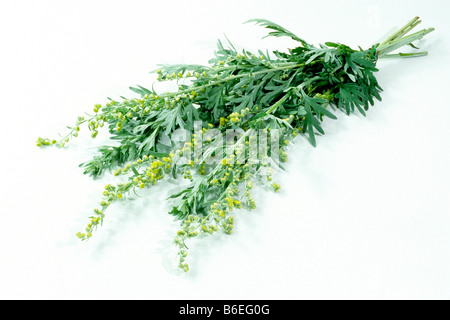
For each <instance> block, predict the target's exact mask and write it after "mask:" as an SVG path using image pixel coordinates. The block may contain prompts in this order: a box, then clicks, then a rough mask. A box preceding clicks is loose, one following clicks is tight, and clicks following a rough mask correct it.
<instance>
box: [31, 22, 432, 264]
mask: <svg viewBox="0 0 450 320" xmlns="http://www.w3.org/2000/svg"><path fill="white" fill-rule="evenodd" d="M248 22H254V23H256V24H258V25H260V26H263V27H265V28H267V29H269V33H268V35H267V36H274V37H289V38H291V39H293V40H294V41H295V43H296V44H297V46H296V47H294V48H293V49H289V50H287V51H286V52H282V51H274V52H273V53H272V54H273V56H271V55H269V53H268V52H266V53H264V52H263V51H261V50H259V51H258V52H250V51H247V50H242V51H240V52H239V51H238V50H236V49H235V47H234V46H233V45H232V44H231V43H229V46H228V47H225V46H224V45H223V43H222V42H221V41H220V40H219V41H218V45H217V50H216V51H215V55H214V57H213V58H212V59H211V60H210V61H209V65H207V66H203V65H192V64H177V65H160V67H159V68H158V69H157V70H155V71H154V72H155V73H156V75H157V81H176V82H177V84H178V86H179V90H178V91H174V92H166V93H158V92H156V91H155V90H154V89H147V88H144V87H142V86H136V87H131V88H130V89H131V90H132V91H133V92H135V93H137V94H138V95H140V97H139V98H131V99H127V98H124V97H122V99H121V100H120V101H116V100H113V99H109V102H108V103H106V104H105V105H95V106H94V108H93V111H94V114H93V115H86V116H83V117H79V118H78V119H77V121H76V123H75V126H73V127H68V129H69V132H68V134H67V135H66V136H64V137H63V138H62V139H60V140H59V141H57V140H50V139H43V138H38V141H37V146H48V145H55V146H57V147H64V146H65V145H66V143H68V142H69V140H70V139H72V138H74V137H76V136H77V135H78V132H79V130H80V126H82V125H87V127H88V129H89V130H90V132H91V136H92V137H93V138H95V137H96V136H97V134H98V130H99V128H101V127H103V126H105V125H106V126H107V127H108V129H109V133H110V134H111V139H112V140H116V141H117V142H119V144H118V146H102V147H100V148H99V153H98V155H96V156H95V157H94V158H93V159H91V160H89V161H87V162H84V163H82V164H81V165H80V166H81V167H82V168H83V169H84V173H85V174H88V175H91V176H93V177H94V178H96V177H99V176H101V175H102V173H104V172H105V170H115V171H114V175H115V176H126V177H127V180H125V181H126V182H122V183H117V184H115V185H111V184H108V185H107V186H106V187H105V190H104V192H103V198H102V199H101V200H100V202H99V207H98V208H96V209H95V210H94V214H93V215H92V216H91V217H90V222H89V223H88V225H87V227H86V228H85V230H83V232H79V233H77V236H78V237H79V238H80V239H82V240H88V239H90V238H91V237H92V234H93V232H94V231H95V229H96V228H97V227H98V226H99V225H101V224H102V223H103V221H104V219H105V217H106V215H105V211H106V210H107V208H108V207H109V206H110V205H112V204H113V203H114V202H116V201H123V200H124V199H125V197H126V196H127V195H128V194H130V193H131V192H137V191H138V190H139V189H144V188H148V187H153V185H155V184H157V182H159V181H162V180H164V179H168V178H173V179H178V178H181V177H183V178H184V179H186V180H188V181H189V185H188V186H187V187H185V188H184V189H183V190H181V191H178V192H176V193H174V194H172V195H171V196H170V197H169V198H168V201H171V203H172V205H173V207H172V210H171V211H170V212H169V213H170V214H171V215H173V216H174V218H175V219H176V220H178V221H179V222H180V230H179V231H178V232H177V234H176V236H175V244H176V245H177V246H178V249H179V253H178V255H179V262H178V267H179V268H180V269H182V270H184V271H188V270H189V266H188V264H187V262H186V257H187V250H188V246H187V242H188V241H189V239H191V238H196V237H200V236H202V235H206V234H213V233H215V232H217V231H219V230H222V231H223V232H225V233H228V234H230V233H232V231H233V224H234V216H233V215H232V213H233V211H235V210H236V209H241V208H246V209H249V210H251V209H254V208H256V204H255V200H254V199H253V197H252V189H253V185H254V183H258V184H263V185H266V186H267V187H268V188H270V189H273V190H274V191H278V190H279V189H280V185H279V184H277V183H276V182H274V181H273V180H272V175H273V168H274V167H275V168H277V167H282V163H283V162H286V161H287V153H286V148H287V146H288V145H289V144H290V143H291V142H292V140H293V139H294V138H295V137H296V136H297V135H298V134H301V135H304V136H305V137H307V139H308V140H309V142H310V143H311V144H312V145H313V146H316V135H318V134H321V135H323V134H325V131H324V129H323V126H322V123H323V120H324V118H330V119H337V117H336V115H335V113H336V111H335V110H337V111H343V112H344V113H345V114H347V115H350V114H351V113H353V112H359V113H361V114H362V115H364V116H365V115H366V112H367V111H368V109H369V107H370V106H372V105H374V103H375V100H381V96H380V93H381V91H382V89H381V87H380V85H379V84H378V81H377V79H376V77H375V72H377V71H378V69H377V68H376V64H377V61H378V60H379V59H381V58H392V57H398V58H405V57H415V56H423V55H426V54H427V52H415V53H392V52H394V51H395V50H397V49H399V48H401V47H404V46H411V47H413V48H416V46H415V45H414V44H413V42H414V41H416V40H418V39H421V38H422V37H424V36H425V35H427V34H428V33H430V32H431V31H433V30H434V29H433V28H429V29H423V30H420V31H418V32H415V33H412V34H409V35H408V33H409V32H410V31H411V30H412V29H413V28H415V27H416V26H417V25H418V24H419V23H420V20H419V18H418V17H415V18H414V19H412V20H411V21H410V22H408V23H407V24H406V25H405V26H404V27H402V28H401V29H399V30H397V31H396V32H395V33H393V34H392V35H391V36H389V37H388V38H387V39H386V40H385V41H383V42H381V43H379V44H374V45H373V46H371V47H370V48H369V49H366V50H364V49H362V48H359V49H352V48H350V47H349V46H347V45H344V44H340V43H336V42H326V43H324V44H320V45H318V46H315V45H312V44H310V43H308V42H306V41H305V40H303V39H302V38H300V37H298V36H297V35H295V34H294V33H292V32H291V31H289V30H287V29H285V28H284V27H282V26H280V25H278V24H276V23H274V22H271V21H268V20H264V19H252V20H249V21H248ZM330 106H332V108H330ZM180 133H184V136H183V134H181V135H180ZM180 137H181V138H180Z"/></svg>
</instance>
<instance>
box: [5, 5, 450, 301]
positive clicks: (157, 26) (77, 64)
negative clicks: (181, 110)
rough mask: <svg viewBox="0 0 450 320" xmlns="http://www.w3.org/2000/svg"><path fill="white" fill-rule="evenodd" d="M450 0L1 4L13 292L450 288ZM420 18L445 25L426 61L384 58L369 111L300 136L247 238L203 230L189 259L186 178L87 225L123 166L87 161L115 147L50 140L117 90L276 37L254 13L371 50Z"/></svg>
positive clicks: (422, 295)
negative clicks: (183, 229)
mask: <svg viewBox="0 0 450 320" xmlns="http://www.w3.org/2000/svg"><path fill="white" fill-rule="evenodd" d="M449 9H450V6H449V2H448V1H444V0H442V1H430V2H427V1H390V0H389V1H380V0H376V1H284V0H277V1H265V0H259V1H170V0H166V1H158V2H156V1H131V0H130V1H94V0H89V1H80V0H78V1H45V0H41V1H2V2H1V4H0V39H1V47H0V91H1V92H0V93H1V94H0V96H1V100H0V106H1V111H2V114H3V116H2V120H1V122H0V130H1V132H0V139H1V142H0V145H1V160H0V161H1V166H0V168H1V176H0V177H1V184H0V188H1V190H0V197H1V198H0V227H1V228H0V230H1V231H0V298H2V299H181V298H183V299H184V298H186V299H204V298H208V299H448V298H450V272H449V270H450V255H449V254H450V205H449V203H450V201H449V199H448V198H449V195H450V182H449V181H450V170H449V162H450V151H449V147H450V129H449V128H450V105H449V102H448V101H449V88H450V81H449V71H450V69H449V60H450V59H449V53H450V51H449V49H450V46H449V42H448V39H449V38H450V30H449V29H450V23H449V19H448V12H449V11H450V10H449ZM415 15H419V16H420V17H421V18H422V20H423V27H431V26H434V27H435V28H436V31H435V32H433V33H432V34H430V35H429V36H428V37H427V39H426V40H423V41H421V42H419V43H418V45H419V46H420V47H421V48H422V49H424V50H425V49H426V50H429V52H430V54H429V56H427V57H423V58H417V59H409V60H403V61H399V60H395V61H380V62H379V68H380V72H379V73H378V75H377V76H378V79H379V82H380V84H381V86H382V87H383V88H384V90H385V91H384V92H383V94H382V97H383V101H382V102H377V103H376V105H375V106H374V107H373V108H372V109H371V111H370V112H369V113H368V116H367V117H366V118H363V117H361V116H360V115H351V116H350V117H347V116H345V115H344V114H338V117H339V120H338V121H332V120H329V121H326V122H325V124H324V128H325V131H326V135H325V136H323V137H318V139H317V142H318V146H317V148H315V149H314V148H312V147H311V146H309V145H308V143H307V142H306V140H304V139H303V138H301V137H299V138H298V139H297V140H296V143H295V145H293V146H292V147H291V149H290V151H289V164H288V166H287V170H286V172H281V173H277V175H276V180H277V182H279V183H280V184H281V186H282V190H281V192H280V193H278V194H273V193H270V192H265V191H258V192H257V194H256V200H257V205H258V209H257V210H255V211H253V212H251V213H249V212H246V211H241V212H237V213H236V214H235V216H236V225H235V233H234V234H233V235H232V236H226V235H215V236H211V237H209V238H205V239H202V240H201V241H195V242H192V243H191V250H190V256H189V261H190V265H191V271H190V272H189V273H188V274H184V273H180V272H177V270H176V269H175V265H174V258H175V253H176V251H175V248H174V247H173V246H172V244H171V241H172V239H173V236H174V232H175V231H176V230H177V227H178V224H177V223H176V222H173V220H172V218H171V217H170V216H169V215H168V214H167V211H168V210H169V209H170V207H169V205H168V204H167V203H166V202H165V201H164V199H165V197H166V196H167V195H168V194H169V191H170V190H172V189H173V188H174V187H176V186H175V185H172V184H170V183H166V184H162V185H161V188H157V187H155V188H153V189H151V190H150V189H149V190H148V191H146V192H144V193H142V196H143V198H141V199H138V200H136V201H132V202H130V203H128V205H126V206H124V205H121V204H116V205H114V206H113V207H111V208H110V210H109V211H108V213H107V214H108V216H107V218H106V220H105V224H104V226H103V227H102V228H101V230H99V231H98V232H97V233H96V234H95V235H94V237H93V238H92V239H91V240H90V241H89V242H87V243H83V242H80V241H79V240H78V239H76V237H75V236H74V234H75V232H77V231H82V229H83V228H84V226H85V224H86V223H87V222H88V221H89V219H88V218H87V217H88V216H90V215H91V210H92V209H93V208H94V207H96V206H97V202H98V200H99V199H100V197H101V192H102V188H103V186H104V185H105V184H107V183H110V182H113V181H114V179H113V178H112V177H111V175H109V174H107V175H105V176H104V177H103V178H102V179H99V180H96V181H93V180H92V179H91V178H89V177H87V176H84V175H83V174H82V170H81V169H80V168H78V164H79V163H81V162H83V161H86V160H88V159H89V158H90V157H91V156H92V155H94V154H95V148H93V147H95V146H97V145H100V144H102V143H107V142H108V141H107V138H108V137H107V135H103V136H101V135H99V138H98V139H97V140H91V139H90V138H89V137H88V135H87V134H81V136H80V138H79V139H78V140H76V141H73V143H72V144H70V145H69V146H68V147H67V148H66V149H64V150H57V149H46V150H41V149H38V148H36V147H35V141H36V138H37V137H38V136H44V137H57V134H58V133H64V132H65V125H72V124H73V123H74V121H75V119H76V117H77V116H78V115H81V114H83V113H84V112H85V111H91V110H92V106H93V105H94V104H95V103H105V101H106V97H112V98H116V99H118V98H119V96H120V95H124V96H127V97H134V96H135V95H134V94H133V93H132V92H131V91H129V90H128V86H130V85H135V84H140V85H143V86H151V85H152V83H153V81H154V76H153V75H151V74H148V72H149V71H151V70H153V69H155V68H156V67H157V64H159V63H201V64H205V63H207V60H208V59H209V58H210V57H212V55H213V52H214V50H215V45H216V40H217V39H218V38H220V39H222V40H223V39H224V34H226V35H227V36H228V38H229V39H230V40H231V41H232V42H233V44H234V45H235V46H236V47H237V48H239V49H241V48H248V49H250V50H256V49H259V48H261V49H263V50H265V49H269V50H273V49H279V50H285V49H286V48H288V47H290V46H293V45H294V43H293V42H292V41H291V40H290V39H264V40H261V37H262V36H263V35H265V33H266V32H265V30H264V29H262V28H261V27H258V26H254V25H252V24H242V22H244V21H246V20H248V19H251V18H266V19H269V20H273V21H275V22H277V23H279V24H281V25H283V26H285V27H286V28H288V29H290V30H291V31H293V32H294V33H296V34H298V35H299V36H301V37H302V38H304V39H306V40H307V41H309V42H312V43H315V44H317V43H320V42H325V41H337V42H341V43H346V44H349V45H351V46H357V45H361V46H362V47H369V46H370V45H371V44H372V43H374V42H377V41H379V40H381V38H382V37H383V36H386V35H387V34H388V33H389V32H391V31H393V29H394V28H397V27H401V26H402V25H403V24H404V23H406V22H407V21H409V20H410V19H411V18H413V17H414V16H415Z"/></svg>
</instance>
